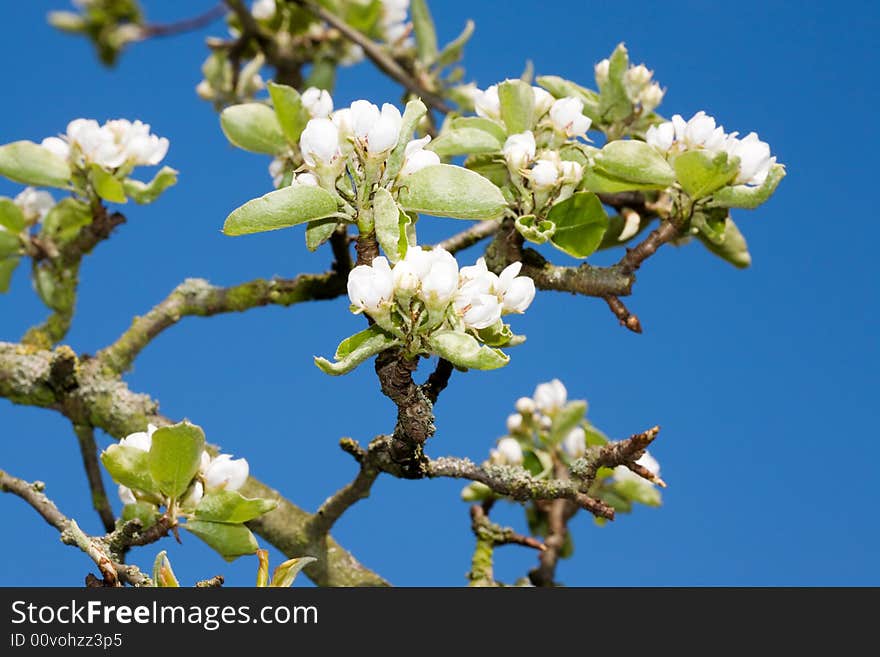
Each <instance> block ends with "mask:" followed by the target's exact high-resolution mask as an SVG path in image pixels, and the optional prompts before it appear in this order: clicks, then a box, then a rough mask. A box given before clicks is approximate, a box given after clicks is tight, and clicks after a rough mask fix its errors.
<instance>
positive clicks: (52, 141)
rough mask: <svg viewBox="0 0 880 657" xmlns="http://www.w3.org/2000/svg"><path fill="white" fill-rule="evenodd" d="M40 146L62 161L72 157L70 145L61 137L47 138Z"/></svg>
mask: <svg viewBox="0 0 880 657" xmlns="http://www.w3.org/2000/svg"><path fill="white" fill-rule="evenodd" d="M40 146H42V147H43V148H45V149H46V150H47V151H49V152H50V153H52V154H53V155H57V156H58V157H60V158H61V159H62V160H66V159H67V158H68V157H70V144H68V143H67V142H66V141H64V140H63V139H61V138H60V137H46V138H45V139H44V140H43V141H41V142H40Z"/></svg>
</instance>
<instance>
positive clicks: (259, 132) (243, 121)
mask: <svg viewBox="0 0 880 657" xmlns="http://www.w3.org/2000/svg"><path fill="white" fill-rule="evenodd" d="M220 127H221V128H222V129H223V134H224V135H226V138H227V139H228V140H229V141H230V142H232V143H233V144H234V145H236V146H238V147H239V148H242V149H244V150H246V151H250V152H252V153H266V154H268V155H278V154H280V153H283V152H284V151H286V150H287V141H286V140H285V139H284V133H283V132H282V131H281V125H280V124H279V123H278V118H277V117H276V116H275V112H274V111H273V110H272V108H270V107H269V106H267V105H263V104H262V103H245V104H243V105H232V106H231V107H227V108H226V109H225V110H223V111H222V112H221V113H220Z"/></svg>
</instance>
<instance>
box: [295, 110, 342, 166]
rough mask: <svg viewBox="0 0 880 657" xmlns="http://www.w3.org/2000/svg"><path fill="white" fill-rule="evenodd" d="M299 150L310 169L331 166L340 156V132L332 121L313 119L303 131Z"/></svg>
mask: <svg viewBox="0 0 880 657" xmlns="http://www.w3.org/2000/svg"><path fill="white" fill-rule="evenodd" d="M299 148H300V150H301V151H302V156H303V160H304V161H305V163H306V164H307V165H309V166H310V167H314V166H318V165H319V164H330V163H332V162H333V161H334V160H335V159H336V158H338V157H339V155H340V150H339V131H338V130H337V129H336V126H335V125H334V124H333V121H331V120H330V119H322V118H317V119H312V120H310V121H309V122H308V123H307V124H306V127H305V130H303V131H302V135H301V136H300V138H299Z"/></svg>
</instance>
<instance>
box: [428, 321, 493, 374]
mask: <svg viewBox="0 0 880 657" xmlns="http://www.w3.org/2000/svg"><path fill="white" fill-rule="evenodd" d="M428 348H429V349H430V350H431V351H432V353H435V354H437V355H438V356H440V357H441V358H445V359H446V360H448V361H449V362H450V363H452V364H453V365H455V366H456V367H460V368H469V369H475V370H494V369H498V368H499V367H504V366H505V365H507V363H508V362H510V357H509V356H508V355H507V354H505V353H504V352H503V351H501V350H500V349H493V348H491V347H486V346H484V345H481V344H480V343H479V342H478V341H477V339H476V338H475V337H474V336H472V335H470V334H468V333H463V332H461V331H437V332H436V333H434V334H433V335H431V337H430V338H428Z"/></svg>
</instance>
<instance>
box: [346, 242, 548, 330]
mask: <svg viewBox="0 0 880 657" xmlns="http://www.w3.org/2000/svg"><path fill="white" fill-rule="evenodd" d="M521 267H522V263H519V262H515V263H513V264H511V265H509V266H508V267H507V268H506V269H504V271H502V272H501V274H500V275H496V274H494V273H493V272H491V271H489V270H488V268H487V267H486V262H485V260H483V258H480V259H479V260H478V261H477V263H476V264H475V265H472V266H469V267H462V268H461V270H459V268H458V262H456V260H455V257H454V256H453V255H452V254H450V253H449V252H448V251H445V250H444V249H439V248H438V249H432V250H430V251H426V250H424V249H422V248H421V247H419V246H411V247H409V248H408V249H407V252H406V256H405V257H404V258H403V259H402V260H400V261H399V262H398V263H397V264H395V265H394V266H393V267H392V266H391V265H390V264H389V263H388V260H387V259H386V258H385V257H382V256H380V257H378V258H376V259H374V260H373V262H372V264H371V265H359V266H357V267H355V268H354V269H352V271H351V273H350V274H349V277H348V296H349V298H350V299H351V303H352V309H353V311H354V312H365V313H367V314H368V315H370V317H372V318H373V319H374V320H375V321H376V323H377V324H379V326H381V327H382V328H384V329H385V330H387V331H389V332H391V333H393V334H395V335H399V336H404V335H407V334H411V333H420V334H428V333H431V332H433V331H435V330H437V329H439V328H441V327H446V328H452V329H458V328H462V329H463V330H468V331H474V332H476V331H480V330H482V329H487V328H490V327H495V326H498V325H499V324H500V323H501V318H502V316H503V315H507V314H511V313H523V312H525V311H526V309H527V308H528V307H529V305H530V304H531V303H532V300H533V299H534V298H535V284H534V282H533V281H532V279H531V278H528V277H527V276H519V275H518V274H519V271H520V269H521Z"/></svg>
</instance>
